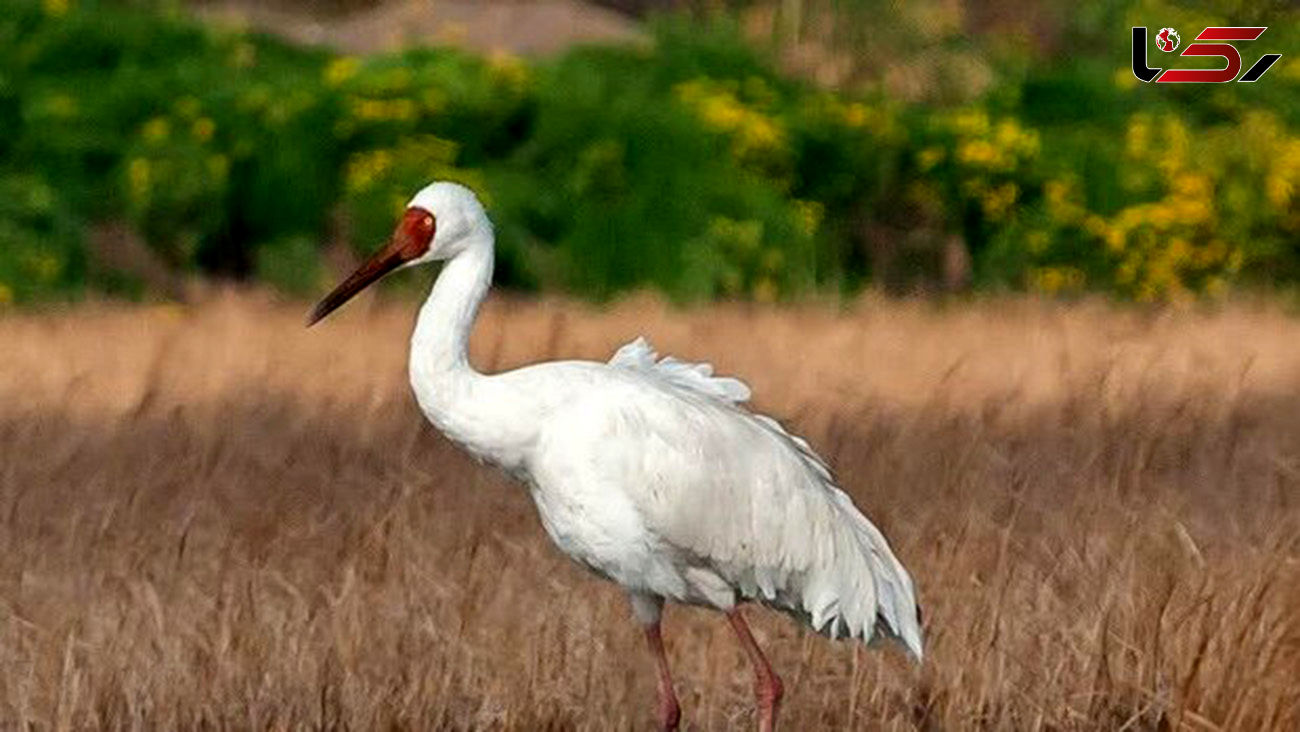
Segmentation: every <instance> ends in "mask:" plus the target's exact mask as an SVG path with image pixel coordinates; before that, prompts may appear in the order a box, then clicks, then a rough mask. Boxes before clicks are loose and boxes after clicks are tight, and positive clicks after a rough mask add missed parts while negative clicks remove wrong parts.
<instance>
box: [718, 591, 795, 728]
mask: <svg viewBox="0 0 1300 732" xmlns="http://www.w3.org/2000/svg"><path fill="white" fill-rule="evenodd" d="M727 619H728V620H730V621H731V627H732V629H733V630H735V631H736V637H737V638H738V639H739V640H740V645H741V647H742V648H744V649H745V655H747V656H749V661H750V664H751V665H752V666H753V667H754V700H755V702H756V703H757V705H758V729H759V732H774V730H775V729H776V713H777V711H779V709H780V707H781V697H782V696H784V695H785V684H782V683H781V677H780V676H777V675H776V672H775V671H773V670H772V664H770V663H768V661H767V656H765V655H763V650H762V649H761V648H759V647H758V642H757V641H755V640H754V634H753V633H751V632H749V624H748V623H746V622H745V617H744V616H743V615H741V614H740V610H739V609H738V608H733V609H732V610H730V611H729V612H728V613H727Z"/></svg>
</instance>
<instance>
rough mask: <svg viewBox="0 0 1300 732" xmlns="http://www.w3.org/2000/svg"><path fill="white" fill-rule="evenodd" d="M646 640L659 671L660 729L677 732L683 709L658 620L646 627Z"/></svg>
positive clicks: (657, 712)
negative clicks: (675, 687) (670, 670)
mask: <svg viewBox="0 0 1300 732" xmlns="http://www.w3.org/2000/svg"><path fill="white" fill-rule="evenodd" d="M645 639H646V643H647V644H648V645H649V646H650V652H651V653H652V654H653V655H654V659H655V666H656V667H657V669H658V671H659V684H658V687H659V705H658V707H657V708H656V714H657V716H658V718H659V729H660V730H663V732H675V730H676V729H677V725H679V724H681V721H682V708H681V705H679V704H678V703H677V695H676V694H675V693H673V677H672V674H671V673H670V672H669V670H668V653H667V652H666V651H665V650H664V639H663V636H662V635H660V634H659V620H658V618H655V619H654V621H653V622H652V623H650V624H648V625H646V626H645Z"/></svg>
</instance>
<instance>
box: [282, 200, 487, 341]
mask: <svg viewBox="0 0 1300 732" xmlns="http://www.w3.org/2000/svg"><path fill="white" fill-rule="evenodd" d="M491 230H492V224H491V222H490V221H489V220H488V217H487V213H486V212H485V211H484V210H483V204H481V203H479V200H478V197H477V196H475V195H474V192H473V191H471V190H470V189H468V188H466V187H464V186H462V185H458V184H456V183H442V182H438V183H430V184H429V185H427V186H425V187H424V188H422V189H421V190H420V192H419V193H417V194H415V198H412V199H411V202H410V203H408V204H406V212H405V213H404V214H403V215H402V220H401V221H400V222H398V224H397V229H396V230H394V231H393V235H392V237H390V238H389V240H388V243H387V244H386V245H384V247H383V248H381V249H380V250H379V251H377V252H375V254H374V255H373V256H371V257H370V259H367V260H366V261H365V262H364V263H363V264H362V265H361V266H360V267H358V268H357V271H355V272H353V273H352V274H351V275H349V276H348V278H347V279H345V280H343V282H342V283H341V284H340V285H339V286H338V287H336V288H334V290H333V292H331V293H330V294H328V295H326V296H325V298H324V299H322V300H321V301H320V303H319V304H317V305H316V307H315V308H313V309H312V311H311V314H310V315H308V316H307V326H308V327H311V326H313V325H315V324H316V323H318V322H320V321H321V320H322V319H323V318H324V317H325V316H326V315H329V314H330V313H332V312H334V310H336V309H337V308H338V307H339V306H341V305H342V304H343V303H345V302H347V301H348V300H350V299H352V297H353V296H354V295H356V294H357V293H358V292H361V291H362V290H364V289H366V287H368V286H370V285H371V284H372V283H374V282H377V281H378V280H380V279H381V278H383V277H384V275H386V274H388V273H389V272H394V271H396V270H399V269H402V268H403V267H413V266H415V265H417V264H427V263H429V262H435V261H439V260H444V259H451V258H452V257H454V256H456V255H457V254H460V253H461V252H462V251H464V250H465V248H466V247H468V246H469V244H470V243H471V242H473V241H476V240H480V241H481V240H482V239H483V237H485V236H486V237H487V240H488V241H489V242H490V240H491V237H490V236H487V235H489V234H490V233H491Z"/></svg>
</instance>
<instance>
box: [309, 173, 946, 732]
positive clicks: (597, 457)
mask: <svg viewBox="0 0 1300 732" xmlns="http://www.w3.org/2000/svg"><path fill="white" fill-rule="evenodd" d="M493 246H494V237H493V233H492V224H491V222H490V221H489V220H488V217H487V214H486V213H485V212H484V210H483V207H482V205H481V204H480V203H479V201H478V199H477V198H476V197H475V196H474V194H473V193H472V192H470V191H469V190H468V189H466V188H464V187H462V186H459V185H455V184H452V183H433V184H431V185H429V186H427V187H426V188H424V189H423V190H421V191H420V192H419V193H418V194H416V196H415V198H413V199H412V200H411V202H410V204H409V205H408V207H407V209H406V213H405V215H404V217H403V218H402V221H401V223H400V224H399V225H398V227H397V229H396V231H395V232H394V234H393V237H392V239H391V241H390V242H389V243H388V245H387V246H385V247H384V248H383V249H382V250H380V251H379V252H378V253H376V254H375V255H374V256H373V257H371V258H370V259H369V260H368V261H367V262H365V263H364V264H362V265H361V267H360V268H358V269H357V271H356V272H355V273H353V274H352V275H351V276H350V277H348V278H347V279H346V280H345V281H344V282H343V283H342V284H341V285H339V286H338V288H336V289H335V290H334V291H333V292H331V293H330V294H329V295H328V296H326V297H325V299H323V300H322V301H321V302H320V304H319V305H317V306H316V308H315V310H313V311H312V313H311V315H310V317H309V322H308V324H309V325H311V324H314V323H316V322H317V321H319V320H320V319H322V318H324V317H325V316H326V315H328V314H329V313H330V312H331V311H333V310H334V309H335V308H337V307H339V306H340V305H342V304H343V303H344V302H346V301H347V300H348V299H349V298H351V297H352V296H353V295H355V294H356V293H357V292H360V291H361V290H362V289H364V288H365V287H366V286H367V285H369V284H370V283H372V282H374V281H376V280H378V279H379V278H381V277H383V276H384V275H385V274H387V273H389V272H391V271H393V270H396V269H399V268H402V267H407V266H413V265H418V264H425V263H428V262H433V261H441V260H445V261H446V264H445V265H444V267H443V269H442V272H441V274H439V276H438V279H437V282H436V283H435V284H434V286H433V290H432V292H431V293H430V294H429V298H428V300H427V301H426V302H425V303H424V306H423V307H422V308H421V309H420V315H419V318H418V320H417V322H416V325H415V332H414V334H413V335H412V337H411V354H410V376H411V386H412V388H413V389H414V391H415V397H416V400H417V401H418V402H419V404H420V409H421V410H422V411H423V412H424V414H425V415H426V416H427V417H428V418H429V421H431V422H433V424H434V425H435V426H437V428H438V429H439V430H441V431H442V432H443V433H444V434H445V435H446V436H447V437H448V438H449V439H451V440H452V441H453V442H455V443H457V444H458V445H460V446H461V447H463V448H464V449H465V450H467V451H469V452H470V453H472V454H473V455H475V456H476V457H478V458H479V459H481V460H485V461H487V462H490V463H493V464H496V465H498V466H500V467H501V468H503V469H505V470H506V471H507V472H508V473H510V474H511V475H513V476H515V477H516V478H518V479H520V480H521V481H523V482H524V483H525V484H527V486H528V487H529V489H530V492H531V494H532V497H533V500H534V501H535V502H536V504H537V510H538V513H539V514H540V516H541V520H542V525H543V526H544V527H545V529H546V532H547V533H548V534H549V535H550V537H551V539H552V540H554V542H555V543H556V545H558V546H559V547H560V549H561V550H563V551H564V553H566V554H568V555H569V556H570V557H572V558H573V559H575V560H576V561H578V562H579V563H581V564H582V565H584V566H586V567H587V568H588V569H590V570H592V571H593V572H595V573H596V574H598V575H600V576H602V577H604V578H606V579H609V580H612V581H614V582H616V583H618V584H619V585H621V586H622V587H623V589H624V590H625V591H626V592H627V594H628V597H629V598H630V600H631V605H632V611H633V613H634V615H635V617H636V619H637V620H638V621H639V622H640V623H641V625H642V626H643V627H644V630H645V635H646V638H647V640H648V641H649V645H650V649H651V651H652V652H653V654H654V659H655V662H656V665H657V667H658V674H659V704H658V710H657V711H658V721H659V724H660V726H661V727H662V728H663V729H666V730H671V729H675V728H676V727H677V724H678V721H679V719H680V716H681V711H680V707H679V706H678V703H677V698H676V695H675V694H674V692H673V686H672V677H671V675H670V673H669V668H668V658H667V656H666V654H665V652H664V645H663V639H662V637H661V636H660V631H659V619H660V614H661V612H662V609H663V604H664V601H665V600H672V601H674V602H681V603H689V604H693V605H699V606H704V607H710V608H716V609H718V610H721V611H723V612H725V613H726V614H727V618H728V620H730V622H731V626H732V628H733V629H734V630H735V633H736V635H737V637H738V638H739V640H740V643H741V645H742V646H743V647H744V650H745V652H746V654H747V655H748V656H749V659H750V661H751V663H752V665H753V668H754V673H755V680H756V683H755V695H756V697H757V704H758V720H759V728H760V729H762V730H771V729H773V727H774V726H775V724H776V715H777V707H778V705H779V704H780V701H781V695H782V685H781V680H780V677H778V676H777V674H776V672H774V671H773V670H772V667H771V666H770V665H769V664H768V662H767V659H766V658H765V657H764V655H763V652H762V650H760V649H759V647H758V644H757V643H755V641H754V638H753V636H752V635H751V634H750V632H749V627H748V626H747V625H746V623H745V620H744V617H743V616H742V615H741V614H740V610H739V608H738V603H740V602H742V601H746V600H748V601H755V602H760V603H762V604H764V605H768V606H771V607H774V608H777V609H780V610H783V611H785V612H787V613H789V614H791V615H794V616H795V617H797V618H799V619H801V620H803V621H805V622H808V623H810V624H811V626H812V627H813V628H814V629H816V630H818V631H819V632H822V633H824V634H827V635H829V636H831V637H839V636H849V637H853V638H861V639H863V640H866V641H869V640H871V639H873V638H874V637H876V636H877V635H878V634H883V635H886V636H889V637H893V638H896V639H898V640H900V641H901V642H902V643H903V644H904V646H905V647H906V648H907V650H908V651H910V652H911V654H912V655H913V656H914V657H915V658H916V659H917V660H920V658H921V628H920V624H919V615H920V613H919V610H918V608H917V604H916V595H915V592H914V590H913V589H912V580H911V578H910V577H909V576H908V574H907V570H905V569H904V568H903V565H902V564H900V563H899V561H898V559H897V558H895V557H894V554H893V552H892V551H890V548H889V545H888V543H886V541H885V538H884V536H882V535H881V533H880V531H879V530H877V529H876V527H875V526H873V525H872V524H871V522H870V521H868V520H867V519H866V517H865V516H863V515H862V514H861V513H860V512H859V511H858V509H857V508H856V507H855V506H854V505H853V502H852V501H851V500H850V499H849V497H848V496H847V495H846V494H845V493H844V492H843V491H841V490H840V489H839V488H838V487H836V485H835V483H834V480H833V478H832V477H831V473H830V470H829V469H828V468H827V466H826V463H825V462H824V461H823V460H822V459H821V458H819V457H818V456H817V455H816V454H815V453H814V452H813V451H812V448H810V447H809V446H808V443H807V442H805V441H804V440H802V439H800V438H799V437H796V436H795V435H792V434H790V433H788V432H786V431H785V430H784V429H782V427H781V425H780V424H778V423H777V422H776V421H775V420H773V419H771V418H769V417H766V416H763V415H761V414H755V413H753V412H750V411H748V410H747V409H746V408H745V406H744V404H745V402H746V401H747V400H748V399H749V388H748V387H747V386H745V384H744V383H742V382H740V381H738V380H736V379H730V378H724V377H718V376H713V369H712V367H710V366H709V365H708V364H693V363H685V362H682V361H678V360H676V359H674V358H671V357H665V358H659V357H658V354H656V353H655V352H654V350H653V349H651V347H650V346H649V344H647V343H646V342H645V340H643V339H640V338H638V339H637V340H635V341H633V342H631V343H629V344H628V345H626V346H623V347H622V348H620V349H619V350H618V352H617V353H615V354H614V357H613V358H611V359H610V361H609V363H596V362H589V361H560V362H555V363H543V364H537V365H533V366H528V367H525V368H521V369H518V370H515V371H509V372H506V373H501V374H493V375H487V374H481V373H479V372H477V371H475V370H474V368H473V367H472V366H471V365H470V363H469V359H468V356H467V351H466V349H467V345H468V342H469V336H470V331H471V329H472V328H473V324H474V318H475V315H476V313H477V311H478V307H479V304H480V303H481V302H482V300H483V297H484V296H485V295H486V294H487V291H488V287H489V285H490V284H491V280H492V263H493Z"/></svg>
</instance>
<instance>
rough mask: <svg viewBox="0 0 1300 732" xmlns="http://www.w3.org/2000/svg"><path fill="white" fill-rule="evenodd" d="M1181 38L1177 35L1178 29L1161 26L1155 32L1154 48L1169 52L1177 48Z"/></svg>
mask: <svg viewBox="0 0 1300 732" xmlns="http://www.w3.org/2000/svg"><path fill="white" fill-rule="evenodd" d="M1182 40H1183V39H1182V38H1181V37H1180V36H1179V35H1178V31H1176V30H1174V29H1173V28H1161V29H1160V32H1159V33H1157V34H1156V48H1158V49H1160V50H1161V51H1164V52H1165V53H1169V52H1171V51H1176V50H1178V44H1179V43H1180V42H1181V41H1182Z"/></svg>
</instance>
